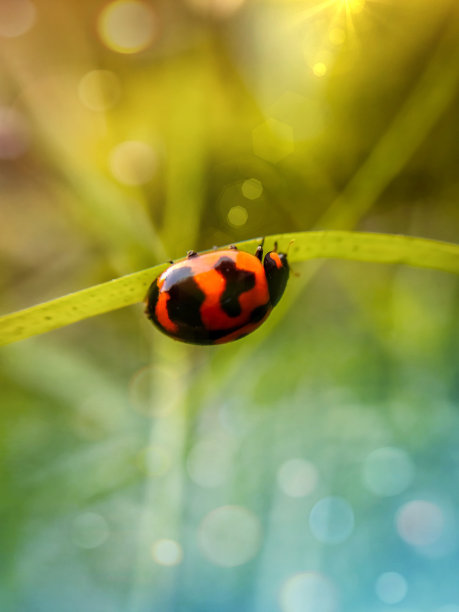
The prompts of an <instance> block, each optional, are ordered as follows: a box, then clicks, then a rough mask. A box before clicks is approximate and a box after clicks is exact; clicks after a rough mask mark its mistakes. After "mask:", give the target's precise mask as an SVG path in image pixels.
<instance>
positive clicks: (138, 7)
mask: <svg viewBox="0 0 459 612" xmlns="http://www.w3.org/2000/svg"><path fill="white" fill-rule="evenodd" d="M98 29H99V35H100V37H101V39H102V42H103V43H104V44H105V45H106V46H107V47H108V48H109V49H111V50H112V51H117V52H118V53H138V52H139V51H143V50H144V49H146V48H147V47H148V46H149V45H151V43H152V42H153V40H154V38H155V36H156V33H157V20H156V15H155V13H154V11H153V8H152V6H151V4H148V3H147V2H142V1H141V0H116V1H115V2H111V3H110V4H108V5H107V6H106V7H105V8H104V9H103V11H102V13H101V14H100V16H99V23H98Z"/></svg>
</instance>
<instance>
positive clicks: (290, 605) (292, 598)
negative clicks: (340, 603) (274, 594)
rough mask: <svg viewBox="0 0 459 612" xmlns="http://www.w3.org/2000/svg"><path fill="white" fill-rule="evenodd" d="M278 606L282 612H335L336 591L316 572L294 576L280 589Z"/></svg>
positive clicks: (331, 584)
mask: <svg viewBox="0 0 459 612" xmlns="http://www.w3.org/2000/svg"><path fill="white" fill-rule="evenodd" d="M280 606H281V610H282V612H335V610H337V597H336V589H335V586H334V584H333V583H332V582H331V580H330V579H329V578H327V577H326V576H324V575H323V574H320V573H318V572H302V573H300V574H295V575H294V576H291V577H290V578H289V579H288V580H287V581H286V582H285V584H284V586H283V587H282V590H281V594H280Z"/></svg>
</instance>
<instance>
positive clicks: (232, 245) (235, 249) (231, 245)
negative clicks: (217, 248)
mask: <svg viewBox="0 0 459 612" xmlns="http://www.w3.org/2000/svg"><path fill="white" fill-rule="evenodd" d="M229 248H230V249H231V250H232V251H237V246H236V245H235V244H230V245H229Z"/></svg>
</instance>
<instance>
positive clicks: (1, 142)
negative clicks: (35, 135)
mask: <svg viewBox="0 0 459 612" xmlns="http://www.w3.org/2000/svg"><path fill="white" fill-rule="evenodd" d="M28 148H29V130H28V126H27V123H26V120H25V117H24V116H23V115H22V113H20V112H19V111H17V110H16V109H14V108H9V107H7V106H0V159H11V160H12V159H18V158H19V157H21V156H22V155H24V153H25V152H26V151H27V149H28Z"/></svg>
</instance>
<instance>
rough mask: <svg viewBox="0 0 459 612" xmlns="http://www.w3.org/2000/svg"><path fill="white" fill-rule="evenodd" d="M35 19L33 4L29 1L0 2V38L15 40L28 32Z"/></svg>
mask: <svg viewBox="0 0 459 612" xmlns="http://www.w3.org/2000/svg"><path fill="white" fill-rule="evenodd" d="M36 17H37V9H36V7H35V4H33V2H31V1H30V0H1V2H0V36H2V37H3V38H16V37H17V36H21V35H22V34H25V33H26V32H28V31H29V30H30V28H31V27H32V26H33V25H34V23H35V20H36Z"/></svg>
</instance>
